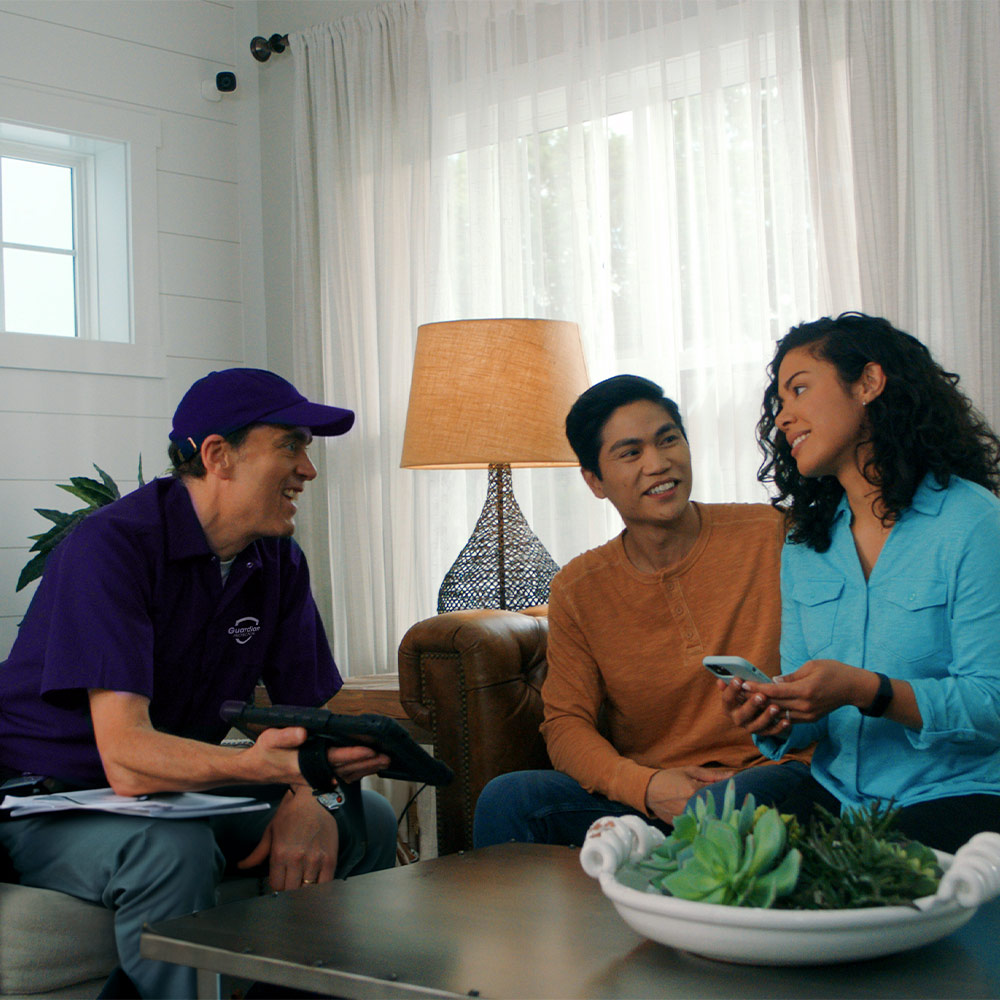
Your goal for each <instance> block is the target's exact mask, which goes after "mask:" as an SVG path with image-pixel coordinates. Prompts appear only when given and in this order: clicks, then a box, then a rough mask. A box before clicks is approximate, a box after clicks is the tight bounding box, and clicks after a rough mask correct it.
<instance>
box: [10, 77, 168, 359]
mask: <svg viewBox="0 0 1000 1000" xmlns="http://www.w3.org/2000/svg"><path fill="white" fill-rule="evenodd" d="M160 141H161V128H160V120H159V118H158V117H157V116H156V115H149V114H145V113H143V112H139V111H136V110H134V109H131V108H123V107H118V106H111V105H108V104H104V103H102V102H100V101H90V100H88V99H86V98H79V97H69V96H67V95H65V94H50V93H45V92H42V91H37V90H33V89H31V88H25V87H20V86H16V85H13V84H9V83H7V82H5V81H3V80H2V79H0V367H2V368H22V369H31V370H35V371H64V372H101V373H104V374H109V375H110V374H114V375H137V376H141V377H148V378H160V377H162V373H163V366H164V364H165V356H164V351H163V344H162V341H161V339H160V307H159V273H160V267H159V244H158V229H157V209H156V203H157V190H156V150H157V147H158V146H159V145H160ZM39 286H41V288H42V291H41V292H39Z"/></svg>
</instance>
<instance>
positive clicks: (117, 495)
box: [94, 458, 142, 500]
mask: <svg viewBox="0 0 1000 1000" xmlns="http://www.w3.org/2000/svg"><path fill="white" fill-rule="evenodd" d="M94 468H95V469H97V472H98V474H99V475H100V477H101V480H102V481H103V482H104V485H105V486H106V487H107V489H108V492H109V493H110V494H111V496H112V497H113V498H114V499H115V500H120V499H121V492H120V491H119V489H118V484H117V483H116V482H115V481H114V480H113V479H112V478H111V477H110V476H109V475H108V474H107V473H106V472H105V471H104V470H103V469H102V468H101V467H100V466H99V465H95V466H94ZM139 482H140V483H141V482H142V459H141V458H140V459H139Z"/></svg>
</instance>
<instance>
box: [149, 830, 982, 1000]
mask: <svg viewBox="0 0 1000 1000" xmlns="http://www.w3.org/2000/svg"><path fill="white" fill-rule="evenodd" d="M998 940H1000V901H994V902H993V903H990V904H988V905H987V906H985V907H982V908H981V909H980V911H979V912H978V913H977V914H976V915H975V917H973V919H972V920H971V921H970V922H969V923H968V924H966V925H965V926H964V927H962V928H961V929H959V930H958V931H956V932H955V933H954V934H952V935H951V936H950V937H948V938H945V939H943V940H942V941H938V942H936V943H934V944H931V945H927V946H925V947H923V948H918V949H915V950H913V951H909V952H903V953H900V954H898V955H893V956H888V957H886V958H878V959H872V960H869V961H865V962H855V963H850V964H844V965H826V966H810V967H796V968H781V967H758V966H741V965H730V964H727V963H724V962H715V961H711V960H709V959H702V958H698V957H696V956H693V955H689V954H686V953H684V952H680V951H676V950H674V949H672V948H668V947H665V946H663V945H659V944H655V943H654V942H652V941H647V940H646V939H645V938H642V937H640V936H639V935H637V934H636V933H635V932H634V931H632V930H630V929H629V928H628V927H627V926H626V925H625V924H624V923H623V922H622V920H621V918H620V917H619V916H618V914H617V913H616V912H615V910H614V908H613V907H612V905H611V903H610V902H608V900H606V899H605V898H604V896H603V895H602V893H601V890H600V887H599V885H598V884H597V882H595V881H594V880H593V879H591V878H588V877H587V876H586V875H585V874H584V872H583V871H582V869H581V868H580V863H579V852H578V851H577V850H575V849H572V848H565V847H551V846H543V845H537V844H503V845H499V846H496V847H488V848H484V849H481V850H476V851H469V852H466V853H463V854H452V855H448V856H446V857H442V858H437V859H435V860H431V861H421V862H419V863H418V864H415V865H407V866H405V867H401V868H395V869H392V870H389V871H384V872H374V873H372V874H370V875H361V876H358V877H356V878H353V879H349V880H348V881H346V882H343V881H342V882H331V883H328V884H326V885H322V886H314V887H307V888H303V889H299V890H297V891H295V892H288V893H275V894H272V895H270V896H262V897H258V898H257V899H251V900H243V901H240V902H236V903H230V904H227V905H225V906H220V907H217V908H215V909H212V910H205V911H203V912H201V913H196V914H193V915H191V916H186V917H179V918H177V919H174V920H169V921H164V922H163V923H159V924H156V925H153V926H152V927H149V928H147V929H146V931H145V933H144V934H143V936H142V954H143V955H144V956H145V957H146V958H155V959H161V960H164V961H168V962H177V963H179V964H182V965H190V966H194V967H195V968H197V969H198V970H199V976H198V995H199V997H210V996H212V997H214V996H218V995H219V989H220V984H221V980H220V974H221V975H223V976H238V977H242V978H246V979H256V980H261V981H263V982H268V983H279V984H282V985H286V986H291V987H295V988H297V989H303V990H312V991H314V992H317V993H323V994H327V995H332V996H336V997H345V998H349V1000H353V998H357V1000H368V998H379V997H385V998H395V997H415V996H439V997H469V996H473V997H475V996H481V997H509V998H530V997H551V998H554V1000H555V998H562V997H569V998H577V997H580V998H582V997H623V998H627V997H651V996H656V997H664V998H669V997H694V996H697V997H734V996H739V997H741V998H748V1000H750V998H765V997H830V998H848V997H873V996H874V997H906V998H912V997H922V998H929V997H997V996H1000V953H998V948H997V943H996V942H997V941H998Z"/></svg>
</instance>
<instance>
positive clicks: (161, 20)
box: [0, 0, 249, 67]
mask: <svg viewBox="0 0 1000 1000" xmlns="http://www.w3.org/2000/svg"><path fill="white" fill-rule="evenodd" d="M196 6H198V7H200V8H201V9H200V10H199V11H198V30H197V31H192V30H191V27H190V24H191V13H192V11H191V8H192V3H191V0H156V2H155V3H151V2H150V0H116V2H115V3H114V5H113V6H112V5H109V4H108V3H107V2H106V0H72V2H69V3H68V2H67V0H30V2H27V0H13V2H11V0H6V2H3V3H0V11H6V12H8V13H11V14H18V15H21V16H23V17H30V18H32V19H34V20H37V21H49V22H51V23H52V24H59V25H64V26H66V27H69V28H79V29H81V30H82V31H85V32H88V33H90V34H96V35H107V36H110V37H113V38H121V39H126V40H128V41H131V42H139V43H141V44H145V45H149V46H154V47H156V48H161V49H165V50H167V51H170V52H178V53H182V54H184V55H189V56H198V57H199V58H202V59H220V58H223V57H225V58H226V62H227V63H228V64H229V66H230V67H231V64H232V49H233V45H234V41H235V39H234V38H233V32H232V5H231V4H219V3H204V2H200V0H199V3H198V4H197V5H196ZM248 44H249V39H248Z"/></svg>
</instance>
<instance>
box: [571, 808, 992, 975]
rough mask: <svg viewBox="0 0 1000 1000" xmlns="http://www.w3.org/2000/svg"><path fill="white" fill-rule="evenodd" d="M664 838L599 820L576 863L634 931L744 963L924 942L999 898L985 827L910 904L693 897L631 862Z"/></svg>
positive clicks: (631, 822) (812, 958)
mask: <svg viewBox="0 0 1000 1000" xmlns="http://www.w3.org/2000/svg"><path fill="white" fill-rule="evenodd" d="M662 840H663V835H662V834H661V833H660V832H659V831H658V830H656V829H655V828H654V827H651V826H649V824H647V823H643V822H642V820H640V819H637V818H634V817H608V818H606V819H603V820H599V821H598V822H597V823H595V824H594V825H593V826H592V827H591V828H590V832H589V833H588V834H587V840H586V841H585V843H584V846H583V848H582V849H581V851H580V860H581V864H582V865H583V868H584V870H585V871H586V872H587V874H588V875H591V876H593V877H594V878H596V879H597V880H598V881H599V882H600V885H601V889H602V891H603V892H604V895H605V896H607V897H608V899H609V900H611V902H612V903H613V904H614V907H615V909H616V910H617V911H618V913H619V915H620V916H621V918H622V919H623V920H624V921H625V923H627V924H628V925H629V927H631V928H632V929H633V930H635V931H636V932H638V933H639V934H642V935H643V936H644V937H648V938H650V939H651V940H653V941H659V942H660V943H661V944H666V945H670V946H672V947H674V948H680V949H682V950H684V951H689V952H692V953H694V954H696V955H702V956H704V957H707V958H716V959H722V960H725V961H727V962H739V963H744V964H748V965H813V964H819V963H829V962H848V961H856V960H858V959H864V958H876V957H877V956H879V955H889V954H892V953H893V952H898V951H905V950H907V949H909V948H916V947H919V946H920V945H924V944H929V943H930V942H931V941H936V940H938V939H939V938H942V937H944V936H945V935H947V934H950V933H951V932H952V931H954V930H956V929H957V928H959V927H961V926H962V924H964V923H966V922H967V921H968V920H970V919H971V918H972V916H973V914H975V912H976V909H977V907H978V906H979V905H980V904H981V903H984V902H986V901H987V900H989V899H992V898H994V897H995V896H997V895H1000V835H998V834H995V833H982V834H977V836H975V837H973V838H972V840H970V841H969V842H968V843H967V844H966V845H965V846H963V847H962V848H961V849H960V850H959V851H958V853H957V854H956V855H955V856H954V857H952V855H950V854H942V853H940V852H936V853H937V855H938V859H939V863H940V864H941V867H942V868H943V869H945V875H944V877H943V878H942V880H941V885H940V887H939V889H938V891H937V893H936V894H935V895H934V896H928V897H926V898H924V899H921V900H917V901H916V904H915V905H914V906H913V907H909V906H878V907H866V908H863V909H856V910H774V909H767V910H765V909H759V908H754V907H741V906H720V905H718V904H716V903H696V902H692V901H690V900H687V899H676V898H674V897H672V896H664V895H663V894H662V893H660V892H659V891H658V890H655V889H649V888H648V885H647V877H646V876H644V875H643V874H642V873H640V872H638V871H637V870H636V869H635V868H634V867H633V866H632V865H630V864H628V862H637V861H639V860H640V859H641V858H643V857H644V856H645V855H646V854H648V853H649V851H650V850H652V849H653V847H655V846H657V844H658V843H659V842H660V841H662Z"/></svg>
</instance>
